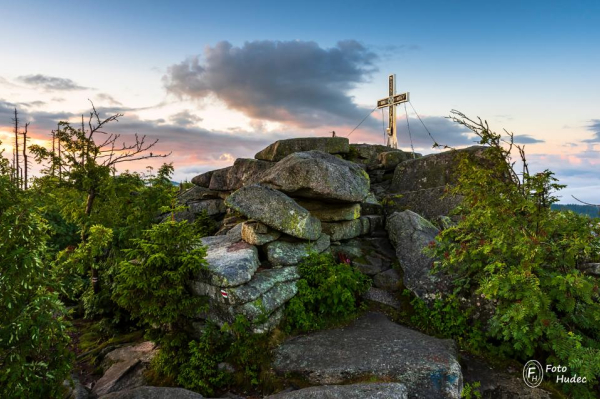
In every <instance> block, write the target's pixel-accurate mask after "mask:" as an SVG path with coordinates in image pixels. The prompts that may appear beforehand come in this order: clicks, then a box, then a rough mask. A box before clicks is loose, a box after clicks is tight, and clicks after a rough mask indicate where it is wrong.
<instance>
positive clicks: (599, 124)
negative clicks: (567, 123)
mask: <svg viewBox="0 0 600 399" xmlns="http://www.w3.org/2000/svg"><path fill="white" fill-rule="evenodd" d="M590 123H591V124H590V125H588V127H587V128H588V130H589V131H590V132H592V133H594V137H592V138H591V139H588V140H582V141H583V142H584V143H600V119H592V120H591V121H590Z"/></svg>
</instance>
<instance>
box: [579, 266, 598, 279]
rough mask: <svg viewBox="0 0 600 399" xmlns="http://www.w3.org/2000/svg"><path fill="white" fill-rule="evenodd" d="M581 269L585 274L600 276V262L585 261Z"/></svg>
mask: <svg viewBox="0 0 600 399" xmlns="http://www.w3.org/2000/svg"><path fill="white" fill-rule="evenodd" d="M581 270H582V271H583V272H584V273H585V274H589V275H591V276H594V277H600V263H585V264H583V266H582V267H581Z"/></svg>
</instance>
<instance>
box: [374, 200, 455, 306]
mask: <svg viewBox="0 0 600 399" xmlns="http://www.w3.org/2000/svg"><path fill="white" fill-rule="evenodd" d="M386 228H387V231H388V234H389V238H390V242H391V243H392V245H394V247H395V248H396V255H397V256H398V260H399V261H400V266H401V267H402V270H403V272H404V285H405V286H406V288H408V289H409V290H411V291H412V292H414V293H415V294H416V295H417V296H419V297H420V298H421V299H424V300H429V299H431V296H432V295H435V294H437V293H439V292H447V291H448V289H449V279H448V278H447V277H445V276H441V275H439V274H436V275H432V274H431V273H430V272H431V269H432V268H433V261H434V259H433V258H431V257H430V256H428V255H426V254H424V253H423V250H424V249H425V248H426V247H427V246H428V245H429V243H430V242H432V241H434V240H435V236H436V235H437V233H438V231H439V230H438V229H437V228H436V227H435V226H434V225H433V224H432V223H431V222H429V221H428V220H426V219H424V218H422V217H421V216H419V215H417V214H416V213H414V212H412V211H404V212H395V213H393V214H392V215H391V216H390V217H389V218H388V219H387V225H386Z"/></svg>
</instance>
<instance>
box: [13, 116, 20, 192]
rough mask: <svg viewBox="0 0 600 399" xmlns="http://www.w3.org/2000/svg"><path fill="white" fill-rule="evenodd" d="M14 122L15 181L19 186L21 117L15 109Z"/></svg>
mask: <svg viewBox="0 0 600 399" xmlns="http://www.w3.org/2000/svg"><path fill="white" fill-rule="evenodd" d="M13 122H14V134H15V145H14V147H13V181H14V182H15V184H19V174H20V167H19V165H20V164H19V115H18V113H17V109H16V108H15V117H14V118H13Z"/></svg>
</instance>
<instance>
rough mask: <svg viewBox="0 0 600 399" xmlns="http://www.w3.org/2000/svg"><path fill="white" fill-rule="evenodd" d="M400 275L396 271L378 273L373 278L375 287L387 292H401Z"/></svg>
mask: <svg viewBox="0 0 600 399" xmlns="http://www.w3.org/2000/svg"><path fill="white" fill-rule="evenodd" d="M401 278H402V277H401V276H400V273H398V271H397V270H395V269H389V270H386V271H384V272H381V273H378V274H376V275H375V277H373V285H374V286H375V287H377V288H381V289H384V290H386V291H392V292H393V291H399V290H400V284H399V283H400V281H401Z"/></svg>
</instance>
